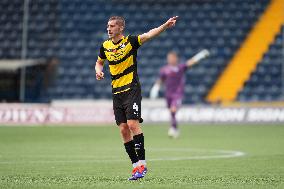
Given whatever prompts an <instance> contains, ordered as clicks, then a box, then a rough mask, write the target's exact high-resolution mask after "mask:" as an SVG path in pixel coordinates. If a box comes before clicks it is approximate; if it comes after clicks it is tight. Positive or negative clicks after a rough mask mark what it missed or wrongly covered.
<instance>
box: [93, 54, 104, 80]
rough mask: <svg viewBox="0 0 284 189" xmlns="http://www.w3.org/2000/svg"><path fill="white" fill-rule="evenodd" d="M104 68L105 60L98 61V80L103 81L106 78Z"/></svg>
mask: <svg viewBox="0 0 284 189" xmlns="http://www.w3.org/2000/svg"><path fill="white" fill-rule="evenodd" d="M103 67H104V60H103V59H98V60H97V62H96V66H95V70H96V78H97V80H101V79H103V78H104V72H103Z"/></svg>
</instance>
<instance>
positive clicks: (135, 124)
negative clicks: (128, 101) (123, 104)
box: [127, 120, 139, 132]
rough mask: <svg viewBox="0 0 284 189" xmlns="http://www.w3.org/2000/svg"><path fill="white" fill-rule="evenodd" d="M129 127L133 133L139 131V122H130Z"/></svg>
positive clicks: (128, 122)
mask: <svg viewBox="0 0 284 189" xmlns="http://www.w3.org/2000/svg"><path fill="white" fill-rule="evenodd" d="M127 125H128V127H129V129H130V130H131V131H132V132H133V131H136V130H137V129H139V122H138V121H137V120H128V121H127Z"/></svg>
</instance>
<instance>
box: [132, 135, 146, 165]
mask: <svg viewBox="0 0 284 189" xmlns="http://www.w3.org/2000/svg"><path fill="white" fill-rule="evenodd" d="M133 141H134V143H135V150H136V153H137V156H138V159H139V160H141V161H144V162H145V149H144V135H143V133H141V134H138V135H135V136H133Z"/></svg>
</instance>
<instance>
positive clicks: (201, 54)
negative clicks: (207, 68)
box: [186, 49, 210, 67]
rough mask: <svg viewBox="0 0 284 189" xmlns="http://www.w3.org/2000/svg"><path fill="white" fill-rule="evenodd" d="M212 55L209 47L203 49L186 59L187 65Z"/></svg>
mask: <svg viewBox="0 0 284 189" xmlns="http://www.w3.org/2000/svg"><path fill="white" fill-rule="evenodd" d="M209 55H210V53H209V51H208V50H207V49H203V50H202V51H200V52H199V53H197V54H196V55H194V56H193V57H192V58H190V59H188V60H187V61H186V65H187V67H191V66H193V65H194V64H197V63H198V62H199V61H201V60H202V59H204V58H207V57H208V56H209Z"/></svg>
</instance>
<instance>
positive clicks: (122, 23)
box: [108, 16, 125, 28]
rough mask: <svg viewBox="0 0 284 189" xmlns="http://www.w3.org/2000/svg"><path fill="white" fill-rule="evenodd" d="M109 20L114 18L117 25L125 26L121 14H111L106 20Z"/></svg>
mask: <svg viewBox="0 0 284 189" xmlns="http://www.w3.org/2000/svg"><path fill="white" fill-rule="evenodd" d="M111 20H115V21H116V23H117V24H118V25H119V26H122V27H123V28H125V20H124V18H123V17H121V16H111V17H110V18H109V19H108V21H111Z"/></svg>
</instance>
